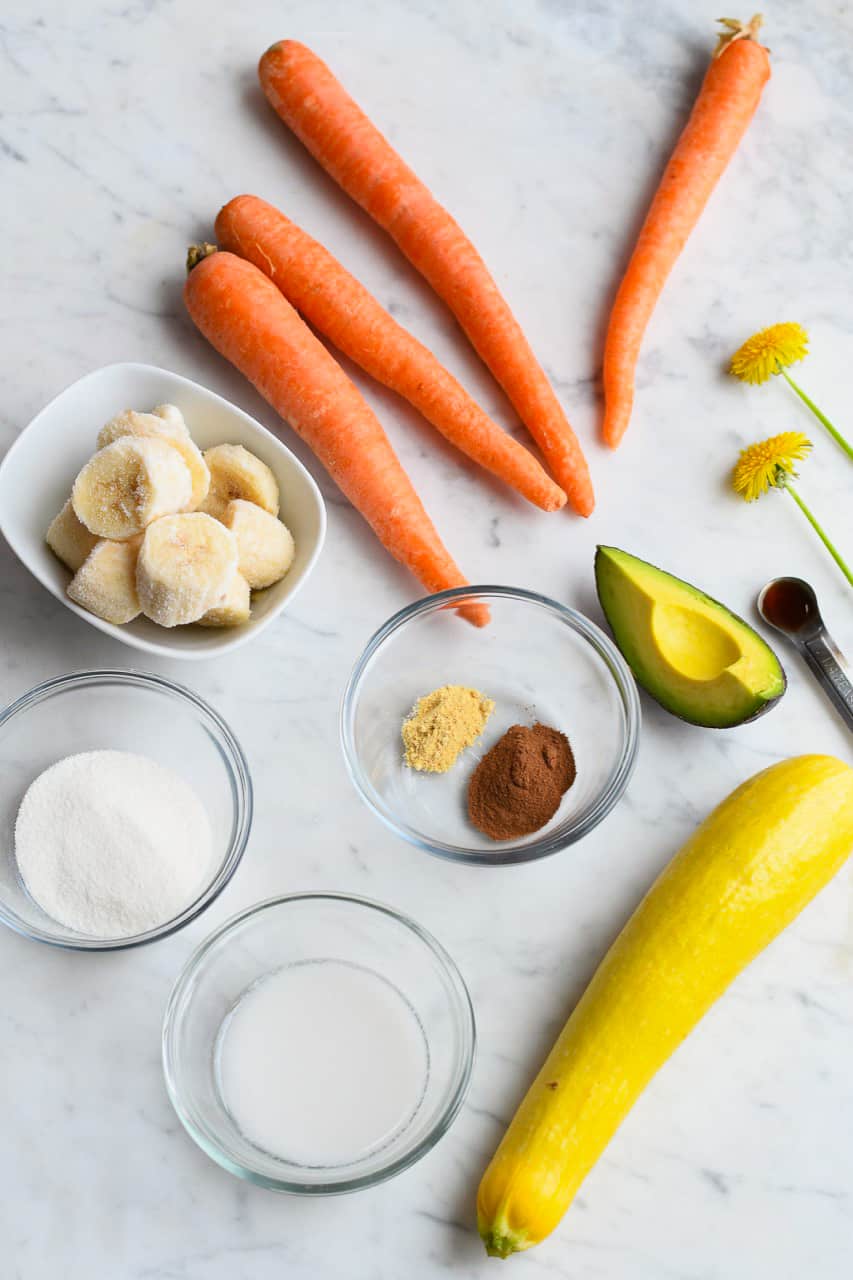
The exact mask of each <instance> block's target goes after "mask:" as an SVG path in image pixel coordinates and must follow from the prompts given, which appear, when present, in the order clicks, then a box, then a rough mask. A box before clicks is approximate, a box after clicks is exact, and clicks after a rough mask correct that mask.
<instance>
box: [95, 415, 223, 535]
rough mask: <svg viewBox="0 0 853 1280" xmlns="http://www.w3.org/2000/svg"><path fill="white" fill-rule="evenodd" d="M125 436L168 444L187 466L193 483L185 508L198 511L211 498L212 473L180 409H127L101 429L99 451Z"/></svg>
mask: <svg viewBox="0 0 853 1280" xmlns="http://www.w3.org/2000/svg"><path fill="white" fill-rule="evenodd" d="M123 436H135V437H136V438H139V437H143V438H148V439H155V440H166V441H168V443H169V444H170V445H172V447H173V448H174V449H177V451H178V453H179V454H180V455H181V457H182V458H183V460H184V462H185V463H186V464H187V467H188V468H189V473H190V479H191V480H192V492H191V494H190V499H189V502H188V503H187V505H186V507H185V508H183V509H184V510H186V511H195V510H196V508H197V507H199V506H200V505H201V503H202V502H203V501H204V499H205V498H206V497H207V490H208V488H209V486H210V472H209V471H208V469H207V464H206V462H205V460H204V458H203V457H202V455H201V450H200V449H199V448H197V447H196V445H194V444H193V442H192V440H191V439H190V433H189V431H188V429H187V424H186V423H185V422H184V418H183V414H182V413H181V411H180V409H176V408H175V406H174V405H173V404H161V405H160V406H159V407H158V408H156V409H155V410H154V412H153V413H137V412H136V410H135V409H125V411H124V413H119V414H117V415H116V417H115V418H111V419H110V421H109V422H108V423H106V425H105V426H103V427H101V430H100V432H99V434H98V448H99V449H103V448H104V447H105V446H106V445H108V444H112V443H113V441H114V440H120V439H121V438H122V437H123Z"/></svg>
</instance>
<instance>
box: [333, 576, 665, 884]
mask: <svg viewBox="0 0 853 1280" xmlns="http://www.w3.org/2000/svg"><path fill="white" fill-rule="evenodd" d="M461 605H467V606H475V607H476V608H477V609H479V610H482V609H483V608H485V609H487V610H488V614H489V621H488V623H487V625H485V626H474V625H472V624H471V623H470V622H468V621H466V620H465V619H464V618H463V617H461V616H460V614H459V612H458V610H459V609H460V606H461ZM471 612H472V610H471V609H470V608H469V614H470V613H471ZM639 729H640V703H639V697H638V694H637V689H636V685H635V683H634V679H633V676H632V675H631V672H630V670H629V669H628V667H627V665H626V663H625V661H624V660H623V658H622V656H621V654H620V653H619V651H618V650H617V649H616V647H615V645H614V644H613V643H612V642H611V641H610V640H609V639H608V638H607V636H606V635H605V634H604V632H603V631H601V630H600V628H599V627H597V626H596V625H595V623H593V622H591V621H590V620H589V619H588V618H586V617H584V616H583V614H580V613H578V612H577V611H575V610H573V609H570V608H568V607H567V606H565V605H561V604H559V603H558V602H557V601H555V600H551V599H549V598H547V597H546V596H541V595H537V594H536V593H534V592H531V591H525V590H522V589H520V588H513V587H500V586H484V587H470V588H467V587H466V588H461V589H458V590H455V591H443V592H440V593H439V594H437V595H435V596H430V597H427V598H426V599H423V600H419V601H417V602H416V603H415V604H413V605H410V606H409V607H408V608H406V609H403V610H401V611H400V612H399V613H397V614H395V615H394V617H392V618H390V619H389V620H388V622H386V623H385V625H384V626H382V627H380V629H379V630H378V631H377V632H376V634H375V635H374V636H373V638H372V639H371V640H370V642H369V643H368V645H367V647H366V649H365V651H364V653H363V654H362V655H361V657H360V658H359V660H358V662H357V663H356V665H355V667H354V669H353V672H352V675H351V676H350V679H349V682H348V684H347V687H346V690H345V693H344V698H343V704H342V708H341V742H342V747H343V753H344V759H345V761H346V765H347V768H348V770H349V773H350V776H351V778H352V780H353V782H354V783H355V786H356V789H357V790H358V791H359V793H360V794H361V796H362V798H363V799H364V800H365V802H366V803H367V805H368V806H369V807H370V808H371V809H372V810H373V812H374V813H376V814H377V816H378V817H380V818H381V819H382V820H383V822H385V823H386V825H387V826H388V827H390V828H391V830H392V831H394V832H395V833H396V834H397V835H399V836H402V837H403V838H404V839H405V840H408V841H410V842H411V843H412V844H414V845H417V846H418V847H419V848H421V849H426V850H427V851H428V852H430V853H434V854H437V855H439V856H440V857H444V858H449V859H451V860H454V861H457V862H472V863H475V864H479V865H485V866H489V865H500V864H505V863H513V862H528V861H532V860H533V859H535V858H541V857H545V856H546V855H548V854H551V853H556V852H557V851H558V850H559V849H563V848H565V847H566V846H567V845H570V844H574V843H575V841H577V840H580V839H581V838H582V837H583V836H585V835H586V834H587V833H588V832H590V831H591V830H592V829H593V828H594V827H596V826H597V825H598V823H599V822H601V821H602V819H603V818H605V817H606V815H607V814H608V813H609V812H610V810H611V809H612V808H613V806H614V805H615V804H616V802H617V801H618V800H619V797H620V796H621V795H622V793H623V791H624V790H625V787H626V785H627V783H628V779H629V777H630V774H631V770H632V769H633V766H634V761H635V757H636V753H637V746H638V740H639Z"/></svg>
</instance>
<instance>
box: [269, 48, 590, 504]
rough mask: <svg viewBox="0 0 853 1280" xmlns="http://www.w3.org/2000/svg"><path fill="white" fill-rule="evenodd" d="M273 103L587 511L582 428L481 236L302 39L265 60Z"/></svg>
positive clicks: (559, 480) (587, 480) (574, 499)
mask: <svg viewBox="0 0 853 1280" xmlns="http://www.w3.org/2000/svg"><path fill="white" fill-rule="evenodd" d="M258 73H259V75H260V80H261V86H262V88H263V90H264V93H265V94H266V96H267V97H268V98H269V100H270V103H271V104H272V106H273V107H274V108H275V110H276V111H277V112H278V114H279V115H280V116H281V118H282V120H283V121H284V123H285V124H286V125H288V126H289V128H291V129H292V130H293V132H294V133H295V134H296V136H297V137H298V138H299V139H300V141H301V142H303V143H304V144H305V146H306V147H307V148H308V150H309V151H310V152H311V154H312V155H313V156H314V157H315V159H317V160H318V161H319V162H320V164H321V165H322V166H323V168H324V169H325V170H326V172H327V173H329V174H330V175H331V177H333V178H334V179H335V181H336V182H337V183H339V184H340V186H341V187H343V189H344V191H346V192H347V194H348V195H350V196H351V197H352V198H353V200H355V201H356V202H357V203H358V204H360V205H361V207H362V208H363V209H365V210H366V211H367V212H368V213H369V214H370V216H371V217H372V218H374V219H375V220H376V221H377V222H378V223H379V225H380V226H381V227H384V228H385V230H386V231H387V232H388V233H389V235H391V236H392V237H393V238H394V240H396V242H397V244H398V245H399V247H400V249H401V250H402V251H403V253H404V254H405V255H406V257H407V258H408V259H409V261H410V262H411V263H412V265H413V266H415V267H416V268H417V270H418V271H420V273H421V275H422V276H424V277H425V278H426V279H427V280H428V281H429V283H430V284H431V285H432V287H433V289H434V290H435V292H436V293H437V294H438V295H439V297H440V298H443V299H444V301H445V302H446V303H447V305H448V306H449V307H450V310H451V311H452V312H453V314H454V315H455V316H456V318H457V320H458V321H459V323H460V324H461V325H462V328H463V329H464V330H465V332H466V333H467V335H468V337H469V338H470V340H471V342H472V343H473V345H474V347H475V349H476V350H477V352H478V353H479V355H480V357H481V358H482V359H483V361H484V362H485V363H486V364H487V365H488V367H489V369H491V371H492V373H493V374H494V376H495V378H496V379H497V381H498V382H499V383H500V384H501V386H502V387H503V389H504V391H505V392H506V393H507V395H508V396H509V398H510V400H511V401H512V403H513V404H514V406H515V408H516V411H517V413H518V415H519V417H520V418H521V420H522V422H523V423H524V424H525V426H526V427H527V429H528V431H529V432H530V434H531V435H532V436H533V438H534V440H536V442H537V443H538V445H539V447H540V449H541V450H542V453H543V454H544V456H545V461H546V462H547V464H548V466H549V467H550V469H551V472H552V474H553V476H554V479H555V480H556V481H557V483H558V484H559V485H560V487H561V488H563V489H564V490H565V491H566V493H567V494H568V497H569V502H570V503H571V504H572V506H573V507H574V509H575V510H576V511H578V512H579V513H580V514H581V515H584V516H588V515H589V514H590V512H591V511H592V508H593V506H594V498H593V493H592V482H591V481H590V478H589V470H588V468H587V465H586V460H585V458H584V456H583V453H582V452H581V447H580V445H579V444H578V441H577V438H576V437H575V434H574V432H573V431H572V429H571V427H570V426H569V424H568V421H567V420H566V415H565V414H564V413H563V410H562V408H561V407H560V403H559V401H558V400H557V397H556V395H555V394H554V391H553V389H552V387H551V384H550V383H549V381H548V379H547V378H546V376H545V373H544V371H543V370H542V367H541V366H540V365H539V364H538V362H537V360H536V357H535V356H534V354H533V352H532V351H531V349H530V345H529V344H528V342H527V339H526V338H525V336H524V334H523V332H522V330H521V326H520V325H519V323H518V321H517V320H516V319H515V316H514V315H513V314H512V312H511V311H510V309H509V306H508V305H507V303H506V301H505V299H504V298H503V297H502V295H501V293H500V291H499V290H498V287H497V285H496V284H495V281H494V280H493V279H492V276H491V275H490V274H489V270H488V268H487V267H486V264H485V263H484V262H483V259H482V258H481V257H480V255H479V254H478V253H477V250H476V249H475V248H474V246H473V245H472V244H471V241H470V240H469V239H468V237H467V236H466V235H465V233H464V232H463V231H462V229H461V228H460V227H459V226H458V224H457V223H456V222H455V221H454V220H453V218H451V216H450V214H449V213H448V212H447V210H446V209H444V208H443V207H442V205H440V204H439V203H438V201H437V200H436V199H435V197H434V196H433V195H432V193H431V192H430V191H429V190H428V189H427V188H426V187H425V186H424V184H423V183H422V182H421V181H420V179H419V178H418V177H417V176H416V175H415V174H414V173H413V172H412V170H411V169H410V168H409V167H408V165H406V164H405V163H404V162H403V160H402V159H401V158H400V156H398V155H397V152H396V151H395V150H394V149H393V147H392V146H391V145H390V143H389V142H388V141H387V139H386V138H384V137H383V135H382V134H381V133H380V132H379V130H378V129H377V128H375V126H374V125H373V124H372V123H371V122H370V120H368V118H367V116H366V115H365V114H364V112H363V111H362V110H361V108H360V107H358V106H357V105H356V103H355V102H353V100H352V98H351V97H350V96H349V94H348V93H347V92H346V90H345V89H344V88H343V86H342V85H341V84H340V83H339V82H338V81H337V80H336V79H335V77H334V76H333V75H332V73H331V71H330V70H329V68H328V67H327V66H326V64H325V63H324V62H321V60H320V59H319V58H318V57H317V55H316V54H314V53H312V52H311V50H310V49H307V48H306V47H305V45H303V44H299V43H298V42H297V41H296V40H281V41H279V43H278V44H274V45H273V46H272V48H271V49H268V50H267V52H266V53H265V54H264V56H263V57H262V58H261V61H260V66H259V68H258Z"/></svg>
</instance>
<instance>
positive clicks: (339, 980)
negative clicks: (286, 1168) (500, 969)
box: [217, 960, 429, 1168]
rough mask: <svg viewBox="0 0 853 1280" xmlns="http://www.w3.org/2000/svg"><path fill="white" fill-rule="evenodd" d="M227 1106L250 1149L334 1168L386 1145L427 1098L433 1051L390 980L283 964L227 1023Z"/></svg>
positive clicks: (326, 966)
mask: <svg viewBox="0 0 853 1280" xmlns="http://www.w3.org/2000/svg"><path fill="white" fill-rule="evenodd" d="M217 1070H218V1078H219V1087H220V1091H221V1094H222V1099H223V1102H224V1104H225V1106H226V1108H227V1110H228V1111H229V1112H230V1114H231V1117H232V1119H233V1120H234V1122H235V1124H236V1125H237V1127H238V1128H239V1129H240V1130H241V1132H242V1133H243V1135H244V1137H246V1138H247V1139H248V1140H249V1141H250V1142H252V1143H253V1144H254V1145H255V1146H257V1147H260V1148H261V1149H262V1150H264V1151H266V1152H268V1153H269V1154H271V1155H274V1156H277V1157H279V1158H280V1159H283V1160H287V1161H288V1162H291V1163H293V1164H298V1165H303V1166H311V1167H315V1168H317V1167H332V1166H339V1165H344V1164H349V1163H351V1162H353V1161H356V1160H360V1159H362V1158H364V1157H365V1156H368V1155H369V1154H371V1153H372V1152H375V1151H377V1150H379V1149H380V1148H382V1147H383V1146H385V1145H387V1143H389V1142H390V1141H391V1140H392V1139H393V1138H394V1137H395V1135H397V1134H398V1133H399V1132H400V1130H401V1129H403V1128H404V1127H405V1126H406V1125H407V1124H408V1123H409V1122H410V1121H411V1119H412V1118H413V1116H414V1114H415V1112H416V1111H417V1110H418V1107H419V1106H420V1103H421V1101H422V1099H423V1095H424V1091H425V1088H426V1082H427V1077H428V1073H429V1053H428V1050H427V1044H426V1040H425V1038H424V1033H423V1028H422V1027H421V1024H420V1021H419V1020H418V1017H417V1014H416V1013H415V1011H414V1009H413V1008H412V1006H411V1005H410V1004H409V1002H408V1001H407V1000H406V998H405V997H404V996H403V995H402V993H401V992H400V991H398V990H397V988H396V987H395V986H393V985H392V983H390V982H389V981H388V980H387V979H386V978H383V977H382V976H381V975H380V974H378V973H375V972H373V970H371V969H366V968H362V967H361V966H358V965H352V964H347V963H346V962H344V961H341V960H317V961H307V962H301V963H298V964H293V965H289V966H287V967H286V968H282V969H278V970H276V971H274V972H273V973H271V974H269V975H268V976H266V977H264V978H261V979H259V980H258V981H257V982H255V983H254V984H253V985H252V986H251V987H249V988H248V989H247V991H246V992H245V994H244V995H243V996H242V997H241V999H240V1000H239V1001H238V1002H237V1004H236V1005H235V1006H234V1008H233V1009H232V1010H231V1012H230V1013H229V1015H228V1016H227V1018H226V1019H225V1021H224V1022H223V1024H222V1029H221V1031H220V1033H219V1039H218V1046H217Z"/></svg>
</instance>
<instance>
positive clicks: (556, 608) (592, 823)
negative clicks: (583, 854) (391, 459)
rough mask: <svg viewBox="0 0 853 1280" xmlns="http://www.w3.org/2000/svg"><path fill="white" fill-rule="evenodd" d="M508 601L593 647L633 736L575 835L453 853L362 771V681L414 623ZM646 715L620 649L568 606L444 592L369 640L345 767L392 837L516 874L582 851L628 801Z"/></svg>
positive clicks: (343, 711) (512, 594)
mask: <svg viewBox="0 0 853 1280" xmlns="http://www.w3.org/2000/svg"><path fill="white" fill-rule="evenodd" d="M472 598H475V599H480V598H485V599H486V600H488V599H502V600H516V601H520V602H522V603H524V604H531V605H535V606H537V607H538V608H541V609H544V610H545V611H546V612H548V613H550V614H552V616H554V617H556V618H557V619H558V620H559V621H560V622H562V623H563V624H565V625H567V626H568V627H569V628H570V629H571V630H573V631H574V632H575V633H576V634H579V635H580V636H582V637H583V639H585V640H586V642H587V643H588V644H589V645H590V647H591V648H592V649H593V650H594V651H595V652H596V654H597V655H598V657H599V658H601V659H602V660H603V661H604V664H605V666H606V667H607V669H608V672H609V674H610V677H611V680H612V682H613V684H614V685H615V687H616V689H617V692H618V693H619V696H620V699H621V702H622V707H623V711H624V715H625V729H624V734H623V739H622V750H621V754H620V756H619V759H618V762H617V765H616V768H615V770H614V772H613V773H612V776H611V778H610V780H609V782H608V784H607V785H606V786H605V787H604V789H603V790H602V791H601V792H600V794H599V795H598V796H597V797H596V799H595V800H594V802H593V803H592V805H591V807H590V808H589V811H588V812H587V813H586V815H585V816H583V817H582V820H581V821H578V822H576V823H570V824H569V825H568V827H557V828H555V829H554V830H552V831H550V832H546V834H545V835H543V836H541V837H539V838H538V839H537V840H532V841H531V842H530V843H529V844H525V845H521V844H518V843H513V842H507V843H506V844H501V845H500V846H499V847H496V848H495V850H494V852H492V851H491V850H485V851H484V850H479V849H478V850H472V849H467V848H465V847H464V846H462V845H452V844H448V843H446V842H444V841H440V840H429V839H427V838H426V837H424V836H423V835H420V834H419V833H418V832H417V831H416V830H415V829H414V828H413V827H410V826H408V824H407V823H405V822H403V821H402V820H401V819H400V818H398V817H397V815H396V814H395V813H394V811H393V810H392V809H391V808H390V807H389V806H388V805H386V804H385V802H384V801H383V800H382V798H381V797H380V796H379V795H378V794H377V793H376V792H375V791H374V789H373V787H372V786H371V784H370V783H369V782H368V780H367V778H366V776H365V773H364V770H363V769H362V767H361V762H360V759H359V755H358V751H357V749H356V746H355V731H354V720H355V704H356V700H357V695H358V692H359V688H360V685H361V681H362V679H363V677H364V675H365V673H366V671H367V669H368V666H369V665H370V663H371V661H372V659H373V658H374V657H375V655H376V654H377V653H378V651H379V650H380V649H381V647H382V646H383V645H384V643H385V641H386V640H388V639H389V638H390V637H391V636H392V635H394V634H395V633H396V632H398V631H400V630H401V629H402V628H403V627H405V626H406V625H407V624H408V623H409V622H411V621H412V620H413V619H415V618H418V617H421V616H422V615H424V614H428V613H434V612H436V611H438V610H441V609H447V608H448V607H451V606H453V605H454V604H456V603H461V602H462V601H465V600H469V599H472ZM641 721H642V711H641V705H640V695H639V692H638V690H637V685H636V681H635V680H634V676H633V673H632V671H631V669H630V667H629V666H628V664H627V662H626V661H625V659H624V658H623V656H622V654H621V653H620V652H619V650H618V648H617V647H616V645H615V644H614V643H613V641H612V640H611V639H610V638H609V637H608V636H607V635H605V633H604V632H603V631H602V630H601V628H600V627H599V626H598V625H597V624H596V623H595V622H593V621H592V619H590V618H587V617H586V615H585V614H583V613H580V612H579V611H578V610H577V609H572V608H571V607H570V606H569V605H564V604H560V603H559V601H557V600H553V599H551V597H550V596H546V595H542V594H541V593H540V592H537V591H528V590H527V589H526V588H524V587H507V586H498V585H490V584H485V585H478V584H472V585H471V586H469V587H453V588H451V589H450V590H447V591H438V592H436V593H435V594H434V595H429V596H423V597H422V598H421V599H419V600H415V601H413V603H412V604H409V605H406V606H405V607H404V608H402V609H400V610H398V612H397V613H395V614H393V615H392V616H391V617H390V618H389V619H388V620H387V622H384V623H383V624H382V626H381V627H379V629H378V630H377V631H375V632H374V633H373V635H372V636H371V638H370V639H369V640H368V642H367V644H366V645H365V647H364V650H363V651H362V653H361V655H360V656H359V658H358V659H357V660H356V662H355V665H354V666H353V668H352V671H351V672H350V675H349V679H348V680H347V683H346V687H345V689H344V694H343V698H342V700H341V708H340V716H339V732H340V741H341V748H342V751H343V756H344V764H345V765H346V770H347V773H348V774H349V776H350V779H351V781H352V783H353V785H354V787H355V789H356V791H357V792H358V794H359V795H360V796H361V798H362V800H363V801H364V802H365V804H366V805H367V807H368V809H370V810H371V812H372V813H374V814H375V815H376V817H378V818H379V819H380V820H381V821H382V822H384V824H385V826H386V827H388V828H389V830H391V831H393V832H394V834H395V835H397V836H399V837H400V838H401V839H403V840H406V841H408V843H409V844H412V845H414V846H415V847H416V848H418V849H423V850H425V851H426V852H427V853H431V854H434V855H435V856H437V857H439V858H446V859H447V860H448V861H450V862H457V863H463V864H465V865H466V866H484V867H495V866H508V865H512V864H516V863H522V862H533V861H536V860H537V859H539V858H545V857H549V856H550V855H551V854H554V853H558V852H559V851H560V850H561V849H565V848H568V846H569V845H572V844H576V843H577V841H578V840H581V839H582V838H583V837H584V836H586V835H588V834H589V832H590V831H592V830H593V829H594V828H595V827H597V826H598V824H599V823H600V822H601V821H602V820H603V819H604V818H606V817H607V815H608V814H609V813H610V811H611V810H612V809H613V807H614V806H615V805H616V803H617V802H618V801H619V800H620V799H621V797H622V795H623V793H624V791H625V788H626V787H627V785H628V781H629V779H630V777H631V774H632V772H633V769H634V765H635V764H636V760H637V752H638V750H639V743H640V725H641Z"/></svg>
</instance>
